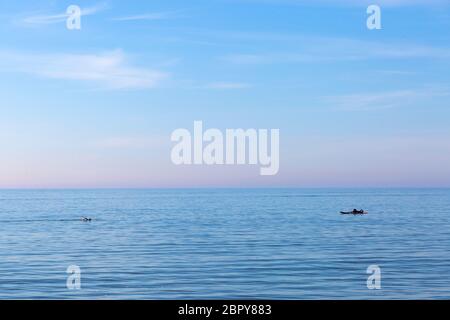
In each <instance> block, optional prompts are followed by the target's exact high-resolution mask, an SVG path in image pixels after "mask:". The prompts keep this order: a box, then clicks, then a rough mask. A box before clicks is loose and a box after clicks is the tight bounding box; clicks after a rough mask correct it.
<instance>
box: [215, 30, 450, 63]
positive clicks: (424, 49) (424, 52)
mask: <svg viewBox="0 0 450 320" xmlns="http://www.w3.org/2000/svg"><path fill="white" fill-rule="evenodd" d="M241 37H245V38H247V39H249V40H248V41H251V40H253V41H256V42H257V41H260V35H259V34H256V35H254V36H253V37H252V36H251V35H248V34H246V35H245V34H244V35H242V36H241ZM266 41H271V42H273V43H274V44H275V43H276V44H278V45H279V46H281V44H283V43H300V45H299V47H298V48H291V49H290V50H291V51H290V52H256V53H255V52H253V53H234V54H228V55H225V56H222V57H220V59H221V60H222V61H227V62H230V63H234V64H271V63H310V62H336V61H356V60H368V59H450V47H436V46H430V45H422V44H411V43H389V42H383V43H381V42H375V41H365V40H358V39H348V38H329V37H314V36H302V35H280V37H277V36H276V35H274V34H270V35H268V36H267V38H266Z"/></svg>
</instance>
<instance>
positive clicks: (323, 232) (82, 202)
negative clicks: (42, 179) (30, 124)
mask: <svg viewBox="0 0 450 320" xmlns="http://www.w3.org/2000/svg"><path fill="white" fill-rule="evenodd" d="M353 208H356V209H364V210H366V211H368V214H367V215H356V216H354V215H341V214H340V211H342V210H344V211H348V210H352V209H353ZM81 217H89V218H91V219H92V221H82V220H81ZM373 270H376V272H375V273H374V271H373ZM374 276H376V279H375V280H374ZM374 284H375V287H374ZM0 299H88V300H94V299H95V300H97V299H127V300H137V299H150V300H154V299H158V300H160V299H252V300H253V299H255V300H258V299H277V300H278V299H288V300H303V299H305V300H315V299H355V300H360V299H450V189H126V190H125V189H124V190H122V189H105V190H0Z"/></svg>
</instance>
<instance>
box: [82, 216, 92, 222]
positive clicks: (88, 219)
mask: <svg viewBox="0 0 450 320" xmlns="http://www.w3.org/2000/svg"><path fill="white" fill-rule="evenodd" d="M81 221H83V222H91V221H92V218H87V217H81Z"/></svg>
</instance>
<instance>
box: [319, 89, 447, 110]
mask: <svg viewBox="0 0 450 320" xmlns="http://www.w3.org/2000/svg"><path fill="white" fill-rule="evenodd" d="M449 96H450V88H441V87H426V88H419V89H408V90H397V91H387V92H372V93H370V92H369V93H358V94H348V95H340V96H332V97H326V98H325V99H324V101H325V102H326V103H327V104H329V105H331V106H333V108H337V109H339V110H345V111H369V110H382V109H390V108H396V107H406V106H412V105H417V104H420V103H426V107H429V106H431V104H432V103H436V101H437V100H438V99H439V98H443V97H446V98H448V97H449Z"/></svg>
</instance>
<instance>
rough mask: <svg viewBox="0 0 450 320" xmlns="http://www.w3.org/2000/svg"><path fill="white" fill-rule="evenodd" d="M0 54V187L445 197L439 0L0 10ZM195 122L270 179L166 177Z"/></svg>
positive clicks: (191, 169) (202, 170) (449, 81)
mask: <svg viewBox="0 0 450 320" xmlns="http://www.w3.org/2000/svg"><path fill="white" fill-rule="evenodd" d="M369 4H378V5H379V6H380V7H381V13H382V14H381V19H382V20H381V21H382V29H381V30H369V29H368V28H367V26H366V20H367V17H368V14H367V12H366V9H367V6H368V5H369ZM69 5H78V6H79V7H80V8H81V9H82V13H83V14H82V17H81V29H80V30H69V29H67V27H66V20H67V15H66V13H65V12H66V9H67V7H68V6H69ZM0 39H1V41H0V188H159V187H169V188H172V187H173V188H178V187H450V139H449V138H450V125H449V124H450V0H447V1H444V0H442V1H440V0H435V1H433V0H431V1H430V0H427V1H425V0H423V1H422V0H411V1H406V0H380V1H378V2H376V1H365V0H358V1H357V0H341V1H338V0H319V1H312V0H279V1H275V0H192V1H181V0H170V1H167V0H164V1H162V0H153V1H138V0H130V1H126V2H125V1H116V0H106V1H101V0H100V1H81V0H80V1H78V0H71V1H49V0H43V1H39V2H37V1H29V0H24V1H5V0H0ZM196 120H201V121H203V125H204V127H206V128H219V129H221V130H225V129H227V128H244V129H248V128H256V129H280V148H281V151H280V170H279V173H278V174H277V175H275V176H260V175H259V166H254V165H241V166H175V165H174V164H173V163H172V162H171V160H170V152H171V149H172V147H173V145H174V144H173V142H171V140H170V136H171V133H172V132H173V131H174V130H176V129H178V128H187V129H189V130H191V131H192V130H193V123H194V121H196Z"/></svg>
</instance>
